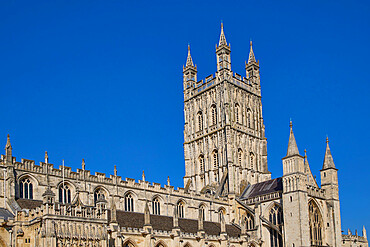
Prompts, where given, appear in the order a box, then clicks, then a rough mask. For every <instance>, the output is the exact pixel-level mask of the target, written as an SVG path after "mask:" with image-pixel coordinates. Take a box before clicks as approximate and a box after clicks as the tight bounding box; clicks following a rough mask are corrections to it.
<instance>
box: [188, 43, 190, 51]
mask: <svg viewBox="0 0 370 247" xmlns="http://www.w3.org/2000/svg"><path fill="white" fill-rule="evenodd" d="M188 51H190V43H188Z"/></svg>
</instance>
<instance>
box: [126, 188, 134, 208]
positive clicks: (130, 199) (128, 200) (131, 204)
mask: <svg viewBox="0 0 370 247" xmlns="http://www.w3.org/2000/svg"><path fill="white" fill-rule="evenodd" d="M125 211H127V212H134V197H133V196H132V195H131V194H130V193H129V194H127V195H126V196H125Z"/></svg>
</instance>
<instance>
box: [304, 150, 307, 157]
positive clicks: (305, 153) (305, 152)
mask: <svg viewBox="0 0 370 247" xmlns="http://www.w3.org/2000/svg"><path fill="white" fill-rule="evenodd" d="M304 157H307V150H306V149H305V150H304Z"/></svg>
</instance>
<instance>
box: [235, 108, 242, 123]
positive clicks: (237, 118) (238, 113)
mask: <svg viewBox="0 0 370 247" xmlns="http://www.w3.org/2000/svg"><path fill="white" fill-rule="evenodd" d="M239 108H240V107H239V105H238V104H235V122H237V123H239V124H240V120H241V119H240V117H241V116H240V109H239Z"/></svg>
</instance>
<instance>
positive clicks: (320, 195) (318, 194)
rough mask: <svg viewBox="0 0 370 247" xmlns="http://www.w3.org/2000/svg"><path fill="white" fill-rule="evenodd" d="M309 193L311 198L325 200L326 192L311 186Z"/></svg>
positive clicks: (308, 187)
mask: <svg viewBox="0 0 370 247" xmlns="http://www.w3.org/2000/svg"><path fill="white" fill-rule="evenodd" d="M307 193H308V195H309V196H312V197H318V198H321V199H325V190H324V189H321V188H317V187H314V186H311V185H307Z"/></svg>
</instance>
